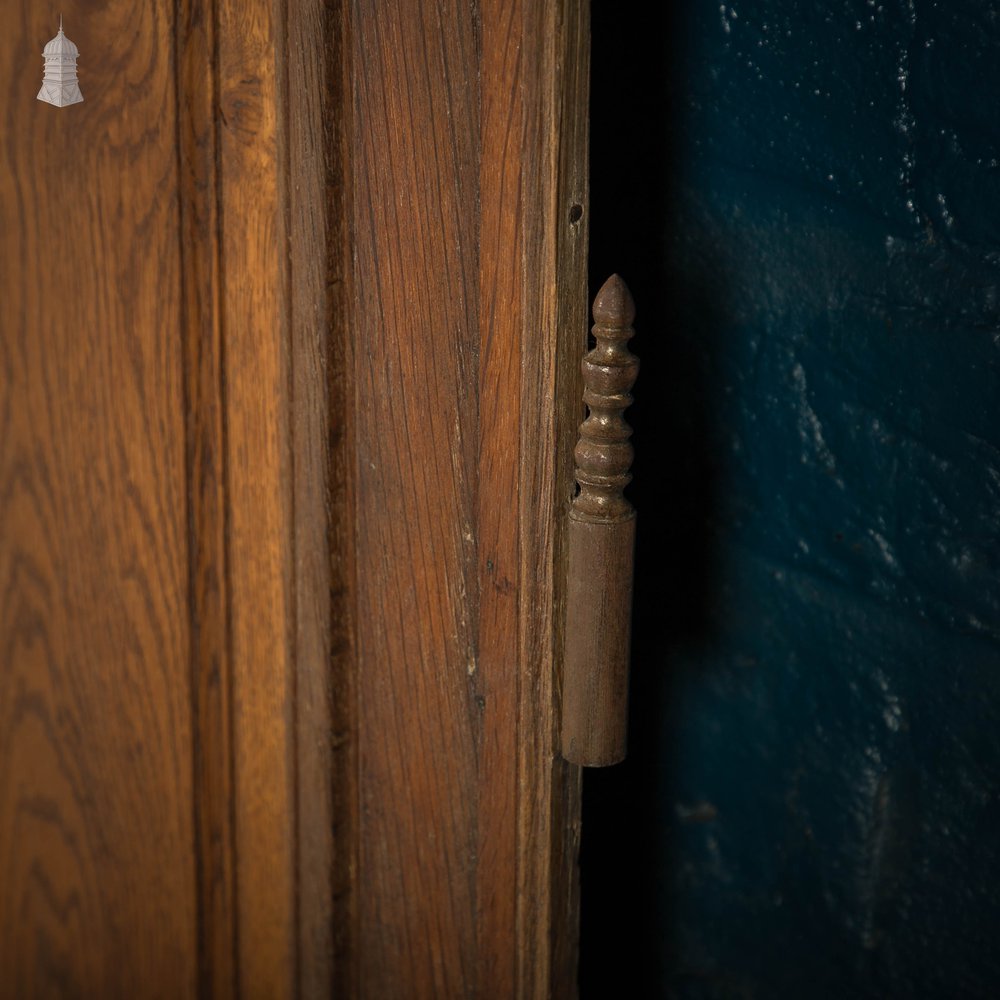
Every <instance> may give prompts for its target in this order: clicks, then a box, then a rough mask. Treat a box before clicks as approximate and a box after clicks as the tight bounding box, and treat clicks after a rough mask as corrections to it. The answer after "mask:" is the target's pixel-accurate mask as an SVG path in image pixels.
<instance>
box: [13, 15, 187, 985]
mask: <svg viewBox="0 0 1000 1000" xmlns="http://www.w3.org/2000/svg"><path fill="white" fill-rule="evenodd" d="M8 6H10V7H13V8H15V9H13V10H5V11H4V23H5V25H6V26H7V27H6V29H5V31H6V35H7V38H6V40H5V43H4V45H3V47H2V48H0V87H2V88H3V93H4V94H5V95H6V98H5V109H4V125H3V133H2V155H3V169H2V178H0V303H2V313H0V886H2V891H0V969H2V970H3V977H2V986H0V991H2V992H4V995H12V996H23V997H31V996H40V995H53V996H60V995H61V996H74V995H75V996H84V995H89V996H138V995H146V996H153V995H161V996H178V995H190V994H192V993H193V991H194V986H195V976H196V967H195V957H196V948H195V933H196V928H195V879H194V855H193V850H194V844H193V839H192V756H191V746H192V739H191V738H192V732H191V692H190V676H189V656H188V648H189V640H190V635H189V625H188V622H189V616H188V611H187V608H188V572H187V566H188V552H187V512H186V502H185V454H184V406H183V370H182V355H181V341H180V338H179V337H178V336H177V331H178V330H179V302H180V296H179V288H180V269H179V255H178V248H179V242H178V206H177V149H176V116H175V103H176V89H175V84H176V80H175V77H174V63H173V58H172V51H173V48H172V36H173V27H174V26H173V20H172V18H173V5H172V4H165V3H153V4H143V5H139V6H137V5H134V4H126V3H122V2H110V3H106V4H103V5H101V7H100V8H96V7H95V8H92V9H88V11H87V16H86V17H77V18H75V19H71V20H70V21H69V22H68V23H67V29H68V32H69V33H70V35H71V37H73V39H74V41H76V43H77V45H78V46H79V48H80V51H81V54H82V55H81V66H82V67H84V68H85V73H84V75H83V92H84V98H85V100H84V103H83V104H79V105H75V106H73V107H71V108H66V109H57V108H54V107H52V106H49V105H47V104H44V103H42V102H39V101H36V100H35V94H36V93H37V90H38V87H39V84H40V78H41V70H42V60H41V55H40V53H41V48H42V45H43V44H44V43H45V42H46V41H47V40H48V39H49V38H51V37H52V36H53V35H54V34H55V28H56V24H55V22H54V20H53V18H52V16H51V14H50V13H49V11H48V8H44V9H43V8H39V7H38V6H36V5H34V4H27V3H24V4H16V5H14V4H11V5H8ZM123 41H124V42H126V44H121V43H122V42H123Z"/></svg>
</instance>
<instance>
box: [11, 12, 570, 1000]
mask: <svg viewBox="0 0 1000 1000" xmlns="http://www.w3.org/2000/svg"><path fill="white" fill-rule="evenodd" d="M6 7H7V8H10V10H9V11H7V10H6V8H5V11H4V12H5V14H8V13H9V16H7V17H6V21H5V23H8V24H9V25H10V26H11V29H10V32H9V35H8V38H7V40H6V41H5V43H4V46H3V47H2V48H0V85H2V86H4V87H5V88H6V89H5V91H4V92H5V93H7V94H9V95H10V97H9V98H8V99H7V105H6V110H5V112H4V116H3V117H2V118H0V121H2V123H3V124H2V126H0V128H2V131H0V152H2V156H3V172H2V173H0V222H2V227H0V301H2V303H3V311H2V312H0V886H2V891H0V996H3V995H5V994H4V990H6V989H8V984H12V985H11V986H10V987H9V989H12V990H13V991H14V993H15V994H16V995H18V996H23V997H33V996H37V995H58V996H62V995H95V996H108V997H116V996H128V997H145V996H158V995H167V996H188V995H193V994H196V993H197V994H198V995H200V996H204V997H209V996H211V997H225V996H268V997H294V996H302V997H312V996H317V997H318V996H326V995H330V993H331V992H336V993H337V995H353V996H369V995H371V996H374V995H379V996H386V997H391V996H424V995H426V996H441V997H446V996H470V995H482V996H522V997H528V996H532V997H536V996H537V997H541V996H546V995H549V994H555V995H559V996H563V995H570V994H572V992H573V976H574V964H575V962H574V958H575V954H574V948H575V899H576V894H575V893H576V881H575V875H574V871H575V850H576V844H577V836H578V825H577V822H576V820H577V817H578V802H577V796H578V791H579V784H578V772H577V771H576V770H575V769H573V768H569V767H567V766H566V765H564V764H562V763H561V762H560V761H559V760H558V758H557V755H556V753H555V733H556V724H557V718H556V705H557V702H558V653H559V644H560V620H561V613H560V610H561V604H560V602H561V573H562V558H563V557H562V541H561V534H560V530H559V524H560V515H561V513H562V512H563V511H564V509H565V506H566V504H567V502H568V499H569V494H570V490H571V487H572V479H571V466H570V453H571V444H570V442H571V432H572V429H573V426H574V424H575V422H576V417H577V414H576V412H575V409H576V403H575V401H576V400H578V399H579V392H578V391H577V390H576V389H575V385H574V383H575V382H576V379H577V375H576V363H575V359H574V358H573V355H574V353H575V352H577V351H578V350H579V349H580V348H581V347H582V344H583V341H584V338H585V328H586V327H585V306H584V302H583V298H582V290H583V275H584V265H585V254H586V215H585V214H584V212H583V206H585V205H586V170H585V149H586V116H585V113H584V109H585V106H586V93H587V86H586V52H587V46H586V25H587V6H586V3H585V2H583V0H559V2H557V3H553V4H548V3H542V2H541V0H518V2H516V3H513V4H506V3H500V2H494V0H490V2H487V3H472V2H466V0H454V2H450V3H447V4H445V6H443V7H442V6H441V5H440V4H433V3H427V2H417V0H414V2H413V3H406V4H399V5H385V4H379V3H373V2H370V0H336V2H333V3H330V2H328V0H213V2H208V3H198V2H196V0H180V2H179V3H177V4H165V3H162V2H160V0H157V2H155V3H153V4H152V5H145V6H142V8H141V9H135V6H134V5H132V6H129V5H126V4H124V3H123V2H121V0H109V2H107V3H104V4H102V5H97V4H94V3H81V4H80V5H79V9H77V10H76V11H74V12H69V11H67V12H66V14H67V25H66V27H67V33H68V34H69V35H70V37H72V38H73V39H74V40H75V41H76V42H77V44H78V45H79V47H80V50H81V59H80V81H81V87H82V90H83V94H84V102H83V103H82V104H79V105H74V106H71V107H69V108H65V109H56V108H53V107H51V106H48V105H44V104H39V103H38V102H36V101H35V99H34V95H35V93H36V92H37V88H38V86H39V81H40V77H41V69H42V60H41V57H40V49H41V46H42V44H44V42H45V41H46V40H47V39H48V38H49V37H51V35H52V33H53V31H54V26H53V25H49V24H46V23H45V18H46V17H47V16H48V15H47V14H46V12H45V11H38V10H35V9H34V8H32V7H30V6H29V5H28V4H27V3H26V2H23V0H22V2H16V3H7V4H6ZM581 220H582V221H581ZM561 400H572V401H573V402H572V403H569V404H568V405H567V404H566V403H564V402H560V401H561ZM561 456H564V457H561Z"/></svg>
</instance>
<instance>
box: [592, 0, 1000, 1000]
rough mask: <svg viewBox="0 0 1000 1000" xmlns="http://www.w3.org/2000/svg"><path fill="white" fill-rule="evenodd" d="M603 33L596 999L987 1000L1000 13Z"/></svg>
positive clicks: (669, 17)
mask: <svg viewBox="0 0 1000 1000" xmlns="http://www.w3.org/2000/svg"><path fill="white" fill-rule="evenodd" d="M604 7H605V5H603V4H601V3H600V0H597V2H596V3H595V14H594V16H595V32H594V38H595V50H594V58H595V78H594V87H595V107H594V115H593V141H594V145H595V155H594V169H593V183H594V190H593V208H592V219H591V222H592V244H593V250H592V260H593V271H594V278H595V281H596V280H600V278H601V277H602V276H604V275H606V274H607V273H610V272H611V271H615V270H617V271H619V272H620V273H621V274H622V275H623V277H625V279H626V280H627V281H628V282H629V284H630V286H631V288H632V290H633V292H634V294H635V298H636V301H637V304H638V309H639V312H638V316H637V320H636V327H637V331H638V334H637V337H636V339H635V341H634V347H635V351H636V353H637V354H638V355H639V356H640V357H641V358H642V362H643V374H642V376H641V378H640V380H639V384H638V385H637V387H636V398H637V402H636V405H635V406H634V407H633V409H632V410H630V415H631V416H632V421H633V423H634V424H635V426H636V447H637V456H638V457H637V460H636V464H635V470H634V471H635V475H636V482H635V484H634V486H633V487H632V490H631V495H632V498H633V500H634V501H635V503H636V506H637V507H638V509H639V538H638V543H637V544H638V560H639V565H638V579H637V597H636V601H637V604H636V616H635V655H634V673H633V692H634V701H633V739H632V745H631V755H632V756H631V759H630V761H629V762H628V763H627V764H626V765H623V766H622V767H621V768H619V769H616V770H613V771H610V772H608V773H606V774H600V775H594V776H592V777H588V784H587V791H586V813H585V836H584V862H583V871H584V883H583V884H584V936H583V964H582V971H581V976H582V984H581V985H582V989H583V994H584V996H585V997H586V996H588V995H589V996H595V997H596V996H600V995H608V994H607V993H606V990H607V988H609V987H610V985H611V984H612V983H615V984H618V985H617V987H616V988H620V986H621V984H622V982H623V979H624V983H625V985H626V986H627V985H629V984H630V983H631V985H632V986H634V987H636V988H638V987H640V986H641V988H642V993H641V994H640V993H637V994H636V995H643V996H657V995H660V996H677V997H684V998H729V997H733V998H736V997H754V998H756V997H760V998H783V997H789V998H800V997H809V998H827V997H829V998H843V997H872V998H875V997H908V998H909V997H928V998H933V997H978V996H983V997H986V996H992V995H993V992H994V991H995V989H996V984H997V983H998V982H1000V949H997V948H996V947H995V944H994V942H995V940H996V938H997V934H998V932H1000V893H998V891H997V888H996V887H997V885H998V884H1000V835H998V831H1000V534H998V524H1000V519H998V515H1000V110H998V107H1000V104H998V95H1000V59H998V58H997V53H998V52H1000V4H993V3H987V2H979V3H973V2H971V0H965V2H961V0H959V2H954V0H949V2H947V3H945V2H940V3H930V2H926V0H923V2H921V0H897V2H882V0H880V2H877V3H872V2H869V0H852V2H832V0H810V2H806V0H802V2H799V0H755V2H752V3H751V2H746V3H744V2H735V3H726V4H714V3H693V2H691V3H687V4H680V5H678V7H679V8H686V9H681V10H679V11H678V12H674V13H660V14H648V15H644V16H646V17H648V18H649V19H650V22H649V23H643V22H642V21H641V20H638V21H637V20H636V19H634V18H633V19H630V20H629V21H628V23H626V24H620V23H617V21H616V17H620V12H619V11H618V10H617V9H615V10H611V9H608V10H605V9H604ZM602 129H605V130H606V131H605V132H602ZM602 135H610V136H611V138H610V139H609V140H605V142H606V147H605V148H613V153H611V154H605V153H603V152H602ZM627 135H631V136H634V139H633V141H632V148H631V149H630V151H629V152H628V153H625V154H623V152H622V150H623V149H624V148H627V147H628V143H627V142H625V141H624V138H623V137H624V136H627ZM660 511H663V517H662V518H661V517H660V516H659V514H658V512H660ZM611 859H613V861H612V860H611ZM601 954H604V955H605V956H606V955H608V954H611V955H614V956H615V958H614V960H613V968H612V966H611V965H609V964H608V963H607V962H606V961H605V960H604V959H602V958H601V957H600V955H601Z"/></svg>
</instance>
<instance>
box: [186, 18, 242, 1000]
mask: <svg viewBox="0 0 1000 1000" xmlns="http://www.w3.org/2000/svg"><path fill="white" fill-rule="evenodd" d="M176 31H177V114H178V132H177V142H178V150H177V151H178V162H179V164H180V196H179V203H180V219H181V240H180V250H181V277H182V302H181V305H182V317H181V324H182V329H183V332H184V338H183V342H184V348H185V361H184V369H185V385H186V398H185V412H186V421H185V426H186V451H187V469H188V505H189V507H188V536H189V551H190V554H191V559H190V569H189V577H190V593H191V609H190V610H191V685H192V712H193V716H194V726H193V743H192V750H193V755H194V820H195V846H196V852H195V854H196V863H197V874H198V981H199V991H200V993H201V995H203V996H211V997H220V998H221V997H231V996H236V994H237V988H238V979H237V966H236V879H235V848H236V844H235V826H234V815H233V814H234V803H233V744H232V741H233V734H232V669H231V661H230V657H229V610H228V607H229V606H228V597H229V595H228V592H227V587H226V584H227V579H228V572H227V565H226V503H227V497H226V454H225V395H224V386H225V372H224V367H223V345H222V306H221V291H222V280H221V271H222V260H221V246H220V241H219V195H220V190H219V185H220V177H219V171H218V142H219V139H218V128H217V125H218V123H217V115H216V111H217V104H218V76H217V67H216V65H215V45H216V37H217V26H216V15H215V5H214V4H213V3H201V2H199V0H183V2H182V3H180V4H179V5H178V9H177V28H176Z"/></svg>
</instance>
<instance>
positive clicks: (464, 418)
mask: <svg viewBox="0 0 1000 1000" xmlns="http://www.w3.org/2000/svg"><path fill="white" fill-rule="evenodd" d="M587 13H588V11H587V8H586V5H584V4H579V3H572V2H567V3H565V4H556V5H548V4H541V3H537V2H535V0H520V2H518V3H513V4H501V3H493V2H489V3H485V4H482V5H475V4H470V3H463V2H459V0H455V2H452V3H448V4H443V5H442V4H438V5H434V4H430V3H413V4H407V5H403V9H402V10H386V9H385V7H384V5H379V4H375V3H374V2H372V0H355V2H354V3H353V5H352V11H351V16H352V24H351V31H350V38H351V60H352V65H353V81H354V84H353V87H354V90H353V95H354V99H353V103H352V114H353V123H352V126H351V132H350V139H349V142H348V150H349V156H350V159H351V162H352V199H351V202H350V213H351V219H352V232H353V250H354V273H353V283H354V295H353V299H352V301H353V313H354V315H353V325H352V333H353V341H354V347H355V354H354V378H355V384H354V392H355V397H354V404H353V410H354V420H355V441H356V448H357V465H356V470H357V484H356V487H357V492H356V498H355V502H356V509H357V518H356V523H357V551H356V558H357V567H358V608H357V618H356V623H357V644H358V645H357V691H358V719H357V724H358V746H359V772H358V780H359V795H360V810H361V811H360V817H359V829H358V838H359V844H360V853H359V867H358V879H357V883H356V887H355V893H356V905H357V907H358V917H359V922H358V929H357V934H358V939H357V940H358V954H359V958H358V961H359V970H358V971H359V977H360V978H359V982H360V984H362V989H363V991H365V992H366V993H367V992H368V991H370V992H371V995H380V996H512V995H517V996H539V997H542V996H549V995H557V996H569V995H572V994H573V993H574V992H575V961H574V959H575V944H574V943H573V942H575V934H576V929H575V921H576V909H575V906H576V898H577V897H576V888H575V886H576V880H575V874H574V872H575V867H574V866H575V850H576V844H577V838H578V787H579V786H578V774H577V773H576V771H575V770H574V769H572V768H570V767H568V766H567V765H565V764H564V763H563V762H561V761H559V760H557V759H556V753H555V748H556V734H557V722H556V718H555V713H554V711H553V702H554V693H555V677H554V664H555V662H556V642H557V633H558V627H557V622H558V620H559V618H558V608H559V606H560V605H559V601H560V599H561V598H560V597H559V595H558V588H559V586H560V585H559V583H558V581H559V580H560V579H561V573H560V571H559V570H558V568H557V561H558V560H560V559H561V558H562V556H561V551H562V550H561V549H560V547H559V546H560V542H559V536H558V524H559V517H558V514H559V512H560V510H561V507H562V503H563V498H565V501H566V502H568V499H569V497H570V495H571V489H570V482H569V479H568V478H567V477H568V473H569V468H568V467H567V466H565V464H564V463H563V462H561V460H560V459H559V458H558V455H559V454H560V448H561V447H562V442H563V440H564V439H565V440H566V441H567V442H568V438H566V430H567V429H568V428H571V427H572V426H573V424H574V423H575V417H576V414H575V406H572V404H571V407H570V408H571V410H572V411H573V412H572V418H571V419H567V418H566V417H565V415H562V414H560V412H559V410H560V406H561V405H564V404H560V403H559V402H558V398H557V395H556V391H557V384H558V383H559V381H560V379H561V375H560V373H559V371H558V366H559V363H560V361H561V359H562V358H563V357H564V356H565V355H566V353H567V352H566V350H565V348H564V347H562V344H561V341H562V340H563V339H564V338H567V337H568V338H570V339H575V340H576V342H577V343H578V344H580V345H582V343H583V342H584V341H583V338H584V337H585V335H586V327H585V322H583V321H582V320H583V317H584V316H585V312H583V311H581V310H580V308H579V307H578V306H577V305H575V304H573V305H566V303H565V302H561V301H560V298H559V296H560V295H561V294H565V295H566V301H567V302H569V301H570V299H571V293H570V292H565V293H563V292H562V291H561V287H562V283H566V284H567V285H568V284H571V283H575V285H576V288H575V295H576V298H577V299H579V300H580V301H582V302H583V310H585V297H584V289H585V277H584V274H585V258H586V218H585V216H584V215H583V214H582V211H583V207H584V206H585V205H586V165H585V164H586V126H585V121H586V98H587V88H586V55H587V41H588V40H587V34H586V31H587V28H586V26H587ZM570 163H572V164H573V165H572V167H571V166H569V165H568V164H570ZM574 205H576V206H578V211H577V212H573V211H572V208H573V206H574Z"/></svg>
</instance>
